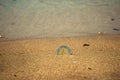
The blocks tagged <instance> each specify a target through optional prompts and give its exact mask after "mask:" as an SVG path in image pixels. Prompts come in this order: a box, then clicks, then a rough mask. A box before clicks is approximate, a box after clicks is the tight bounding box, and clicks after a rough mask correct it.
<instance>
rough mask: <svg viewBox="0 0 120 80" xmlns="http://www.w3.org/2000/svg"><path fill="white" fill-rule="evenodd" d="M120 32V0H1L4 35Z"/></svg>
mask: <svg viewBox="0 0 120 80" xmlns="http://www.w3.org/2000/svg"><path fill="white" fill-rule="evenodd" d="M98 32H102V33H105V34H120V0H0V35H3V36H5V37H7V38H12V39H16V38H28V37H32V38H41V37H73V36H90V35H94V34H97V33H98Z"/></svg>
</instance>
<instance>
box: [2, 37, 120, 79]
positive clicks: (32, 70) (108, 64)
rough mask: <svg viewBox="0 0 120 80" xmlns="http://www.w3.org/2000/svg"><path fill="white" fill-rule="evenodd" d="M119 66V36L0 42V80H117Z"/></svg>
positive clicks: (119, 71) (119, 70)
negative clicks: (67, 51)
mask: <svg viewBox="0 0 120 80" xmlns="http://www.w3.org/2000/svg"><path fill="white" fill-rule="evenodd" d="M84 44H89V46H83V45H84ZM61 45H67V46H69V47H70V48H71V50H72V55H70V56H68V55H57V51H56V50H57V48H58V47H59V46H61ZM119 68H120V35H112V36H104V35H101V36H94V37H73V38H72V37H71V38H46V39H45V38H41V39H26V40H25V39H24V40H12V41H1V42H0V80H119V79H120V69H119Z"/></svg>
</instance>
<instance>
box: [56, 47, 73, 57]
mask: <svg viewBox="0 0 120 80" xmlns="http://www.w3.org/2000/svg"><path fill="white" fill-rule="evenodd" d="M57 55H72V53H71V49H70V48H69V47H68V46H65V45H62V46H60V47H59V48H58V49H57Z"/></svg>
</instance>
